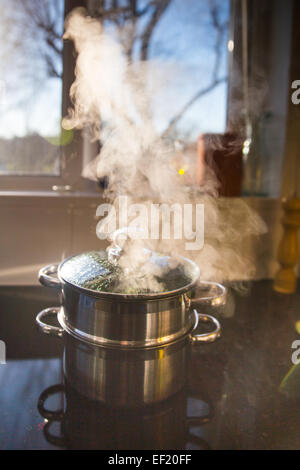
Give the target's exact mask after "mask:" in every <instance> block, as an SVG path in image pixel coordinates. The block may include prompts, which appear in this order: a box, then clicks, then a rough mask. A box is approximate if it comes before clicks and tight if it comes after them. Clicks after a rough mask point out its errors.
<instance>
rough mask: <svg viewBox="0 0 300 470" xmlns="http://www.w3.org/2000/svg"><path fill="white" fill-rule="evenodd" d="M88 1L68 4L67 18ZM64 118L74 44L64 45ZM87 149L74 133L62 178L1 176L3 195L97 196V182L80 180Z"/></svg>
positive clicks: (69, 0)
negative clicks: (23, 192) (41, 193)
mask: <svg viewBox="0 0 300 470" xmlns="http://www.w3.org/2000/svg"><path fill="white" fill-rule="evenodd" d="M87 4H88V0H65V1H64V18H66V16H67V15H68V14H69V12H70V11H71V10H72V9H73V8H76V7H87ZM62 60H63V77H62V106H61V111H62V117H63V116H65V115H66V114H67V112H68V109H69V107H70V106H71V100H70V96H69V91H70V87H71V85H72V83H73V81H74V77H75V75H74V69H75V51H74V47H73V43H72V42H71V41H64V43H63V58H62ZM86 145H88V142H85V138H84V135H83V132H82V131H79V130H74V137H73V139H72V142H71V143H69V144H67V145H66V146H64V147H60V175H57V176H56V175H38V174H37V175H18V174H15V175H14V174H7V175H0V190H1V191H30V192H34V191H36V192H40V191H57V192H61V191H62V192H65V191H67V192H69V191H70V192H73V191H83V192H93V191H95V193H97V192H98V188H97V185H96V183H95V182H93V181H89V180H87V179H85V178H83V177H82V176H81V171H82V167H83V159H84V152H83V150H84V147H86Z"/></svg>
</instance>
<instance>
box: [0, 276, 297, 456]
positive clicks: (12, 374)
mask: <svg viewBox="0 0 300 470" xmlns="http://www.w3.org/2000/svg"><path fill="white" fill-rule="evenodd" d="M57 302H58V299H57V298H56V295H55V293H53V291H51V290H49V291H47V290H46V289H45V288H41V287H14V286H10V287H1V288H0V339H1V340H2V341H4V342H5V344H6V363H5V364H0V449H2V450H3V449H114V450H119V449H120V450H121V449H157V450H158V449H180V450H188V449H199V450H204V449H299V448H300V433H299V431H300V371H299V373H298V370H297V367H293V368H292V366H293V364H292V361H291V356H292V353H293V349H292V348H291V346H292V343H293V341H294V340H296V339H300V337H299V335H298V333H297V331H298V323H297V322H298V321H300V308H299V307H300V291H298V292H297V293H296V294H294V295H293V296H283V295H278V294H276V293H274V292H273V291H272V288H271V282H269V281H260V282H255V283H252V284H250V285H248V286H247V289H246V292H245V289H244V288H243V290H241V292H239V291H238V292H236V291H232V292H231V295H230V298H229V303H228V305H227V306H226V308H225V309H223V310H222V311H221V310H220V311H214V315H216V316H217V317H218V318H219V320H220V321H221V322H222V327H223V334H222V337H221V338H220V339H219V340H218V341H217V342H215V343H213V344H207V345H201V346H200V347H197V348H195V349H193V350H192V354H191V360H190V365H189V371H188V380H187V383H186V385H185V387H184V388H183V389H182V390H181V391H180V392H179V393H177V394H175V395H173V396H172V397H170V398H169V399H168V400H165V401H164V402H162V403H158V404H154V405H151V406H150V405H147V406H142V407H141V406H139V407H138V408H136V409H135V408H126V407H122V408H119V407H114V408H113V407H109V406H107V405H106V404H105V403H99V402H94V401H92V400H89V399H87V398H85V397H84V396H82V395H80V394H79V393H78V392H77V391H76V390H73V389H72V387H71V386H70V385H69V384H68V383H67V381H66V380H65V379H64V377H63V372H62V356H63V344H62V342H61V341H60V340H59V339H56V338H50V337H49V338H47V341H45V338H44V336H43V335H41V334H40V333H39V332H38V330H37V328H36V326H35V321H34V319H35V316H36V314H37V313H38V312H39V311H40V310H41V309H43V308H45V307H47V306H52V305H57ZM299 369H300V366H299ZM289 372H290V375H289V376H288V377H287V374H288V373H289ZM298 377H299V379H298ZM112 387H113V384H112Z"/></svg>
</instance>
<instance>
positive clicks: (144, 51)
mask: <svg viewBox="0 0 300 470" xmlns="http://www.w3.org/2000/svg"><path fill="white" fill-rule="evenodd" d="M170 1H171V0H159V1H158V2H157V6H156V8H155V10H154V12H153V13H152V16H151V18H150V21H149V23H148V24H147V26H146V28H145V31H144V33H143V34H142V47H141V60H147V59H148V51H149V45H150V38H151V36H152V34H153V31H154V29H155V27H156V25H157V23H158V22H159V20H160V18H161V16H162V15H163V14H164V12H165V11H166V9H167V8H168V6H169V4H170Z"/></svg>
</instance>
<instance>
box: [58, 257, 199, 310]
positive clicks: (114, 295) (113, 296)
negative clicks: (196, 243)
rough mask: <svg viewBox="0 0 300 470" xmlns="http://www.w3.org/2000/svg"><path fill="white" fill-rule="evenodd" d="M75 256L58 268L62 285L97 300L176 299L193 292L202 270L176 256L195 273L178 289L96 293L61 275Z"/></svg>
mask: <svg viewBox="0 0 300 470" xmlns="http://www.w3.org/2000/svg"><path fill="white" fill-rule="evenodd" d="M74 256H77V255H72V256H69V257H68V258H65V259H64V260H63V261H62V262H61V263H60V264H59V266H58V269H57V275H58V279H59V280H60V282H61V284H62V285H63V284H67V285H69V286H71V287H72V288H73V289H75V290H78V291H79V292H82V293H83V294H85V295H88V296H90V297H97V298H102V299H110V300H119V301H125V302H126V301H127V300H128V301H130V300H136V301H139V300H140V301H145V300H159V299H163V298H166V297H175V296H178V295H180V294H184V293H185V292H187V291H189V290H191V289H192V288H193V287H194V285H195V284H196V282H197V281H198V280H199V276H200V268H199V266H198V265H197V264H196V263H195V262H194V261H192V260H191V259H189V258H186V257H184V256H181V255H176V257H175V258H176V259H181V260H182V261H184V262H185V263H187V264H189V265H190V266H192V268H193V269H194V271H195V274H194V278H193V279H192V281H191V282H189V283H188V284H185V285H184V286H182V287H180V288H178V289H174V290H171V291H165V292H155V293H153V294H151V293H150V294H122V293H121V292H105V291H96V290H93V289H87V288H86V287H82V286H78V285H76V284H74V283H72V282H70V281H67V280H66V279H64V278H63V276H62V275H61V268H62V266H63V265H64V263H66V262H67V261H69V260H70V259H71V258H74Z"/></svg>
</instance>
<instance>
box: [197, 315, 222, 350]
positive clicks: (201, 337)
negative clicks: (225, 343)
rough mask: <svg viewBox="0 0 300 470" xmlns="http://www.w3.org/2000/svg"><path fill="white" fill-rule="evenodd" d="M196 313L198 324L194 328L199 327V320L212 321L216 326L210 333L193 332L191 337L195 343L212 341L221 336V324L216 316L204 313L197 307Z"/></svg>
mask: <svg viewBox="0 0 300 470" xmlns="http://www.w3.org/2000/svg"><path fill="white" fill-rule="evenodd" d="M194 314H195V317H196V324H195V327H194V330H195V329H196V328H197V326H198V324H199V322H205V323H206V322H210V323H212V324H213V325H214V326H215V328H214V330H213V331H210V332H209V333H199V334H195V333H191V335H190V338H191V340H192V342H193V343H212V342H213V341H215V340H216V339H217V338H219V337H220V336H221V325H220V323H219V322H218V320H217V319H216V318H215V317H213V316H212V315H204V314H203V313H199V312H197V310H195V309H194Z"/></svg>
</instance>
